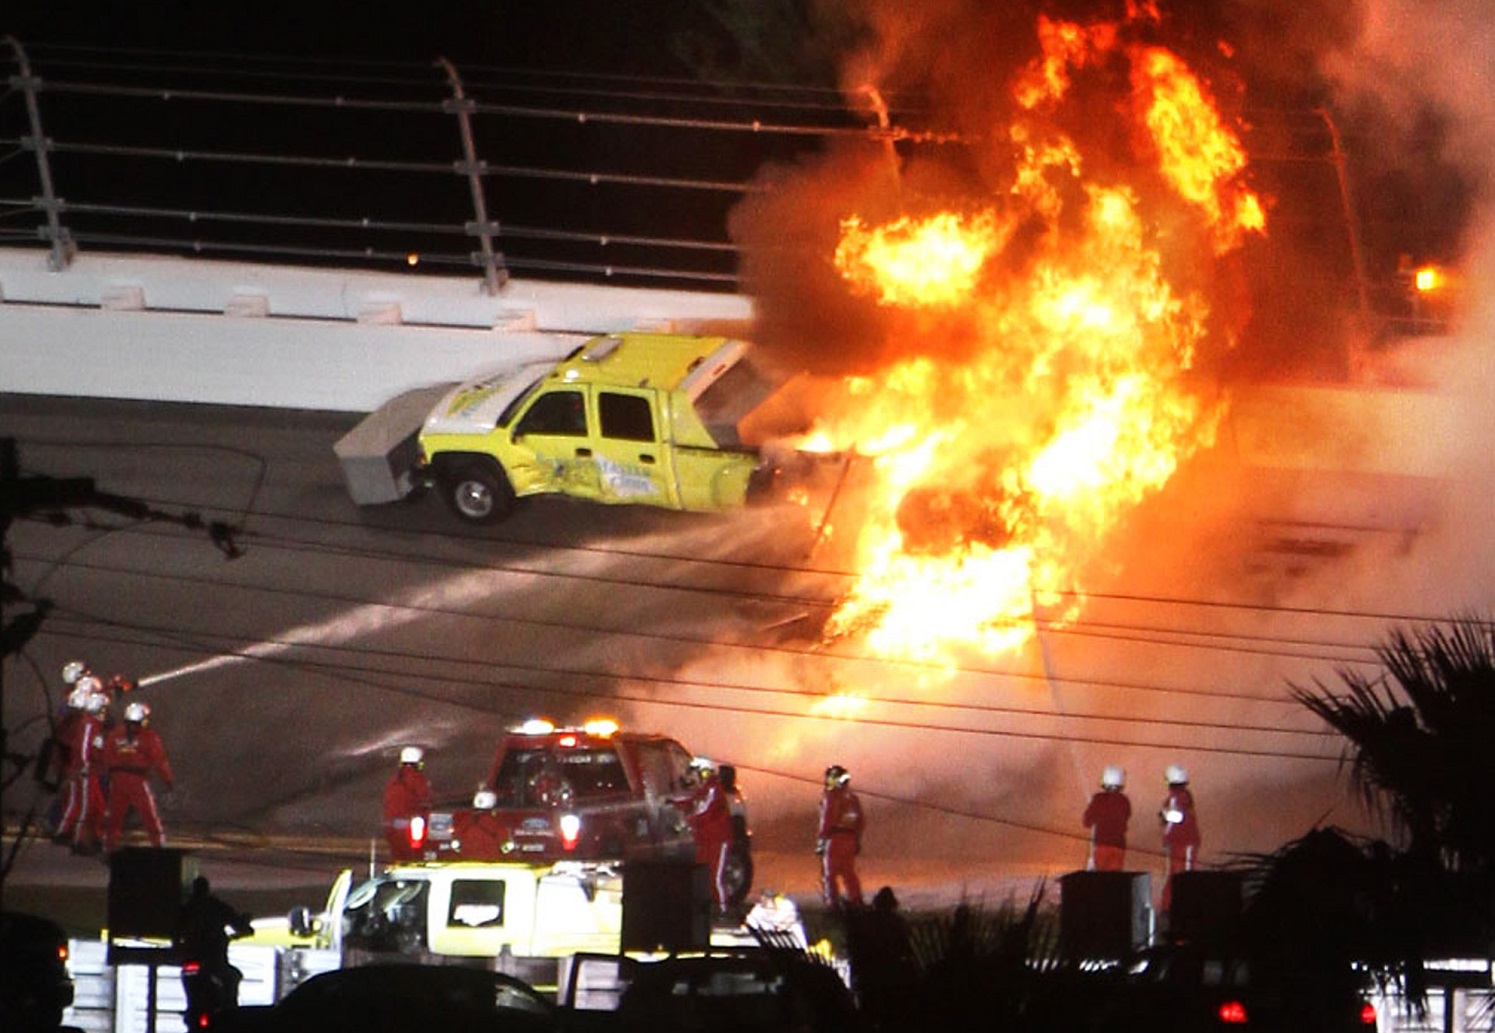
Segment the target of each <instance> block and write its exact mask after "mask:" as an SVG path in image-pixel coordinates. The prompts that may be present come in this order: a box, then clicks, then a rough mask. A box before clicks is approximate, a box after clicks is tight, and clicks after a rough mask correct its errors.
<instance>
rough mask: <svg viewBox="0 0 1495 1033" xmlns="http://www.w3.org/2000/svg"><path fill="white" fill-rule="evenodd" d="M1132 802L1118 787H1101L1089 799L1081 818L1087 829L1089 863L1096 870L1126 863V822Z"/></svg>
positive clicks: (1118, 867)
mask: <svg viewBox="0 0 1495 1033" xmlns="http://www.w3.org/2000/svg"><path fill="white" fill-rule="evenodd" d="M1131 817H1132V802H1131V801H1130V800H1128V799H1127V798H1126V794H1125V793H1123V792H1122V791H1121V790H1119V789H1102V790H1101V791H1100V792H1098V793H1096V794H1095V795H1094V796H1092V797H1091V798H1090V804H1089V805H1088V806H1087V807H1086V808H1085V816H1084V818H1083V819H1082V820H1083V822H1084V824H1085V827H1086V828H1087V829H1089V830H1090V865H1089V867H1090V868H1091V869H1092V870H1093V871H1097V872H1119V871H1121V869H1122V868H1123V867H1124V866H1125V865H1126V825H1127V822H1128V821H1130V820H1131Z"/></svg>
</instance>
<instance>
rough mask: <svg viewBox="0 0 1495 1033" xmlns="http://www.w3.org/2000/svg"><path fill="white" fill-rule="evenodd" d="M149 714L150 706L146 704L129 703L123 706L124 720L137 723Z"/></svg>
mask: <svg viewBox="0 0 1495 1033" xmlns="http://www.w3.org/2000/svg"><path fill="white" fill-rule="evenodd" d="M150 716H151V708H150V707H148V706H146V705H145V704H144V703H131V704H130V705H129V706H127V707H125V720H126V721H131V722H137V723H138V722H141V721H144V720H145V719H146V718H148V717H150Z"/></svg>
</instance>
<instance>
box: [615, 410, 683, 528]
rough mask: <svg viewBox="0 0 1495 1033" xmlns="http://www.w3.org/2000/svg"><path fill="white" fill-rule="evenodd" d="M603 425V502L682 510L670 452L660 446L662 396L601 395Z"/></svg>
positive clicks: (665, 447)
mask: <svg viewBox="0 0 1495 1033" xmlns="http://www.w3.org/2000/svg"><path fill="white" fill-rule="evenodd" d="M597 421H598V429H599V434H598V435H597V438H596V447H597V466H598V469H599V471H600V473H601V478H602V485H601V498H602V499H603V501H606V502H640V503H646V504H648V505H652V506H668V507H671V508H679V505H680V501H679V496H678V493H677V492H676V490H675V477H674V469H673V465H672V461H671V456H670V452H669V447H668V446H667V445H666V444H664V443H663V442H661V441H660V426H659V422H660V421H659V395H658V392H655V391H648V390H616V389H612V388H607V389H603V390H599V391H598V392H597Z"/></svg>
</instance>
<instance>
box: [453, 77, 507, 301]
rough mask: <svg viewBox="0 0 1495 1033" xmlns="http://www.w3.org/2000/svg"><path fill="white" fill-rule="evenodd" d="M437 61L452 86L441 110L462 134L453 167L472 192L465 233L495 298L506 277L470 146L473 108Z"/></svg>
mask: <svg viewBox="0 0 1495 1033" xmlns="http://www.w3.org/2000/svg"><path fill="white" fill-rule="evenodd" d="M437 60H438V62H439V63H440V64H441V67H443V68H445V69H446V78H447V82H449V83H451V86H452V96H451V99H450V100H448V101H445V102H443V104H442V107H444V108H445V109H446V110H447V111H450V112H451V113H452V114H454V115H456V116H457V127H458V129H459V130H460V131H461V133H462V161H461V162H459V163H458V164H457V171H458V172H461V173H466V175H467V182H468V185H469V186H470V187H471V188H472V213H473V221H472V222H471V223H469V224H468V226H467V232H468V234H470V235H473V236H476V237H477V238H478V242H479V243H480V244H481V246H482V255H481V261H482V265H483V292H484V293H485V294H497V293H498V292H499V290H500V289H501V288H502V287H503V285H504V284H505V283H507V282H508V279H509V274H508V270H506V269H505V268H504V263H503V256H502V255H500V254H499V253H498V252H497V251H495V250H494V248H493V237H494V235H495V234H497V233H498V223H496V222H490V221H489V220H488V205H487V203H486V202H485V201H484V199H483V169H484V168H485V167H486V166H485V164H484V163H483V162H480V161H478V156H477V148H476V147H475V146H474V145H473V142H472V112H473V110H474V108H475V107H476V105H475V104H473V102H472V101H471V100H469V99H468V98H467V96H466V95H465V94H464V93H463V92H462V80H461V78H460V77H459V76H458V75H457V69H456V68H454V67H453V66H452V63H451V62H450V61H448V60H447V59H446V58H444V57H443V58H438V59H437Z"/></svg>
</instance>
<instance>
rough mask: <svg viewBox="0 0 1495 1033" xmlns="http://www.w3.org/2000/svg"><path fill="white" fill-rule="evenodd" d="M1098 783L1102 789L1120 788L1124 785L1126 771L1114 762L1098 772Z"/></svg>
mask: <svg viewBox="0 0 1495 1033" xmlns="http://www.w3.org/2000/svg"><path fill="white" fill-rule="evenodd" d="M1100 784H1101V787H1102V788H1104V789H1120V788H1121V787H1122V786H1124V785H1126V772H1125V771H1123V770H1122V769H1121V768H1120V767H1118V766H1117V765H1115V764H1111V765H1109V766H1107V768H1106V770H1104V771H1102V772H1101V773H1100Z"/></svg>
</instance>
